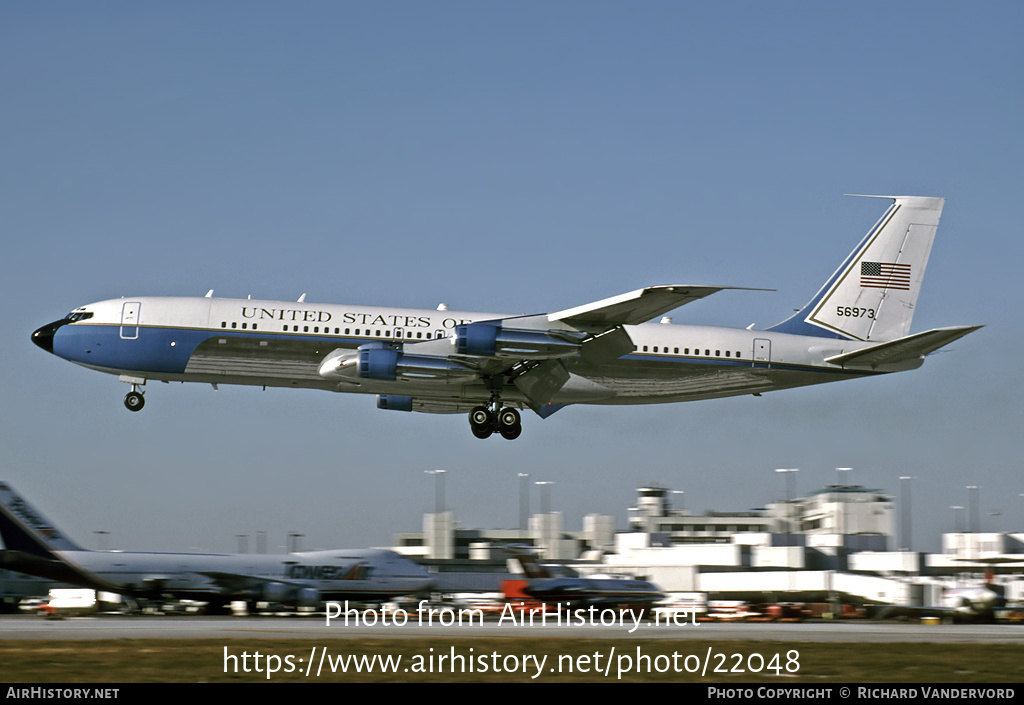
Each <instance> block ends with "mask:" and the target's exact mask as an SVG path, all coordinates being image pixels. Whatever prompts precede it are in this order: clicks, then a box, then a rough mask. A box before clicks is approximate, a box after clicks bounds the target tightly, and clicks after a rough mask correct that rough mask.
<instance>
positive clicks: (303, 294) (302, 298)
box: [298, 292, 306, 304]
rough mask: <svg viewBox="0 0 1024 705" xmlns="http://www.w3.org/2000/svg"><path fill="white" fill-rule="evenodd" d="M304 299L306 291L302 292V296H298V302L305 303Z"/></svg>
mask: <svg viewBox="0 0 1024 705" xmlns="http://www.w3.org/2000/svg"><path fill="white" fill-rule="evenodd" d="M305 301H306V292H302V296H300V297H299V301H298V303H300V304H301V303H305Z"/></svg>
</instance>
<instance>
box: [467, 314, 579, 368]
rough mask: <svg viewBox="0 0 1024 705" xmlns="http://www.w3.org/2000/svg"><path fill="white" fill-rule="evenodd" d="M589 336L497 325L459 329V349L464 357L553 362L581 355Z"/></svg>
mask: <svg viewBox="0 0 1024 705" xmlns="http://www.w3.org/2000/svg"><path fill="white" fill-rule="evenodd" d="M585 337H586V333H578V332H576V331H536V330H519V329H515V328H502V327H501V326H500V325H496V324H493V323H465V324H463V325H460V326H456V327H455V350H456V352H458V354H460V355H471V356H473V357H499V358H506V359H511V360H550V359H552V358H559V357H572V356H573V355H577V354H579V351H580V344H581V342H582V341H583V339H584V338H585Z"/></svg>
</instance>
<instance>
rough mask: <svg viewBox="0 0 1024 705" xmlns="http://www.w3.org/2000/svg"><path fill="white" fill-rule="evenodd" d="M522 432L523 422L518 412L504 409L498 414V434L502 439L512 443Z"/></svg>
mask: <svg viewBox="0 0 1024 705" xmlns="http://www.w3.org/2000/svg"><path fill="white" fill-rule="evenodd" d="M522 432H523V421H522V418H521V417H520V416H519V412H518V411H516V410H515V409H513V408H511V407H505V408H504V409H502V410H501V411H499V412H498V433H500V434H501V436H502V438H506V439H508V440H510V441H514V440H515V439H517V438H519V436H520V435H521V434H522Z"/></svg>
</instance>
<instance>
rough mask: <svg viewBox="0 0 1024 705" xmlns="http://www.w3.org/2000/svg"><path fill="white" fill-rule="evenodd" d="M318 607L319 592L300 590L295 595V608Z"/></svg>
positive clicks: (313, 589)
mask: <svg viewBox="0 0 1024 705" xmlns="http://www.w3.org/2000/svg"><path fill="white" fill-rule="evenodd" d="M319 605H320V591H319V590H317V589H316V588H300V589H299V590H297V591H296V593H295V606H296V607H318V606H319Z"/></svg>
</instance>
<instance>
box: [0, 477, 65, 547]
mask: <svg viewBox="0 0 1024 705" xmlns="http://www.w3.org/2000/svg"><path fill="white" fill-rule="evenodd" d="M0 537H2V538H3V541H4V548H6V549H7V550H8V551H22V552H24V553H28V554H31V555H33V556H38V557H40V558H53V557H54V554H53V552H54V551H81V550H82V549H81V548H80V547H79V546H78V545H76V544H75V543H74V542H73V541H71V540H70V539H67V538H65V537H64V534H62V533H61V532H60V531H59V530H58V529H57V527H55V526H54V525H53V524H51V523H50V522H49V521H48V520H47V519H46V518H45V517H44V516H43V515H42V514H40V513H39V512H38V511H36V509H35V508H34V507H32V506H31V505H30V504H29V503H28V502H26V501H25V500H24V499H22V498H21V497H20V496H19V495H18V493H17V492H15V491H14V490H13V489H12V488H11V486H10V485H8V484H7V483H6V482H0Z"/></svg>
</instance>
